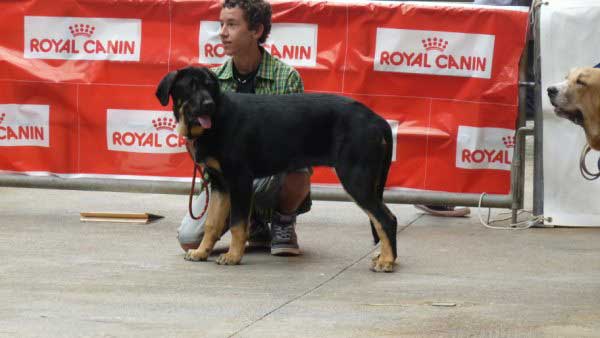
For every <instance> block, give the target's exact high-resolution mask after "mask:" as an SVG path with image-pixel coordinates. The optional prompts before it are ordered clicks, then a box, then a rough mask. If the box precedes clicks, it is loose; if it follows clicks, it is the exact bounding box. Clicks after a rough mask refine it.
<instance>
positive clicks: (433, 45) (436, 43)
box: [421, 38, 448, 52]
mask: <svg viewBox="0 0 600 338" xmlns="http://www.w3.org/2000/svg"><path fill="white" fill-rule="evenodd" d="M421 42H422V43H423V47H424V48H425V50H426V51H428V52H429V51H432V50H437V51H440V52H443V51H444V50H446V47H448V41H445V40H444V39H441V38H440V39H438V38H433V39H432V38H427V39H423V40H421Z"/></svg>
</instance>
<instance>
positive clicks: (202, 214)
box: [188, 163, 210, 220]
mask: <svg viewBox="0 0 600 338" xmlns="http://www.w3.org/2000/svg"><path fill="white" fill-rule="evenodd" d="M198 171H200V168H199V167H198V165H197V164H196V163H194V174H193V177H192V189H191V190H190V198H189V203H188V211H189V213H190V216H191V217H192V219H195V220H199V219H200V218H202V217H203V216H204V214H206V211H207V210H208V201H209V199H210V193H209V191H208V181H207V180H204V172H202V173H201V174H202V178H203V182H202V188H201V189H200V193H199V194H202V191H206V203H204V210H202V212H201V213H200V216H198V217H196V216H194V212H193V211H192V199H193V197H194V187H195V186H196V172H198Z"/></svg>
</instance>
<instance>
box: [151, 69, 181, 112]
mask: <svg viewBox="0 0 600 338" xmlns="http://www.w3.org/2000/svg"><path fill="white" fill-rule="evenodd" d="M176 76H177V71H176V70H174V71H172V72H169V73H168V74H167V75H165V77H163V79H162V80H161V81H160V83H159V84H158V88H157V89H156V97H157V98H158V100H159V101H160V104H162V105H163V106H166V105H168V104H169V94H171V86H172V85H173V81H174V80H175V77H176Z"/></svg>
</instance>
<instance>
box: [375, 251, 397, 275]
mask: <svg viewBox="0 0 600 338" xmlns="http://www.w3.org/2000/svg"><path fill="white" fill-rule="evenodd" d="M370 270H371V271H373V272H394V262H393V261H392V262H385V261H383V259H382V258H381V255H380V254H377V255H375V256H373V258H372V259H371V268H370Z"/></svg>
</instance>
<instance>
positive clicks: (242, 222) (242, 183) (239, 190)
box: [216, 175, 252, 265]
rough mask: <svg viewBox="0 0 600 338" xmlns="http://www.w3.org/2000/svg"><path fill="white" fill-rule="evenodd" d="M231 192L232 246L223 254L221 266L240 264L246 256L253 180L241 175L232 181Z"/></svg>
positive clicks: (219, 261) (219, 262) (220, 257)
mask: <svg viewBox="0 0 600 338" xmlns="http://www.w3.org/2000/svg"><path fill="white" fill-rule="evenodd" d="M229 182H231V184H230V185H229V186H230V191H231V244H230V245H229V251H227V253H224V254H222V255H221V256H219V258H218V259H217V261H216V263H217V264H221V265H236V264H239V263H240V261H241V260H242V256H244V250H245V248H246V240H247V239H248V223H249V220H250V206H251V202H252V178H251V177H247V176H245V175H240V176H238V177H236V178H234V179H232V180H230V181H229Z"/></svg>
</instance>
